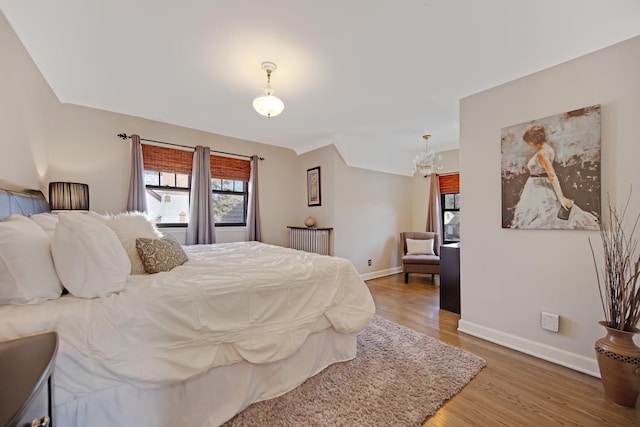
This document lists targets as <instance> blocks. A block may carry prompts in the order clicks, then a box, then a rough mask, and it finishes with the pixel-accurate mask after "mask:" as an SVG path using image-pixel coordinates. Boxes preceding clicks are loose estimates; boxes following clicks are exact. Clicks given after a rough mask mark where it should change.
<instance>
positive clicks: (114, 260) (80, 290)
mask: <svg viewBox="0 0 640 427" xmlns="http://www.w3.org/2000/svg"><path fill="white" fill-rule="evenodd" d="M58 216H59V218H60V220H59V221H58V226H57V227H56V231H55V233H54V234H53V240H52V241H51V254H52V255H53V261H54V263H55V266H56V270H57V272H58V276H59V277H60V280H61V281H62V283H63V284H64V286H65V288H67V290H68V291H69V292H70V293H71V294H72V295H74V296H76V297H80V298H95V297H106V296H108V295H111V294H112V293H114V292H119V291H121V290H122V289H124V285H125V283H126V281H127V277H128V276H129V271H131V263H130V262H129V257H128V256H127V253H126V252H125V251H124V249H123V248H122V245H121V244H120V241H119V240H118V237H117V236H116V234H115V233H114V232H113V231H112V230H111V229H110V228H109V227H107V226H106V225H104V224H102V223H101V222H100V221H98V220H97V219H95V218H93V217H91V216H90V215H86V214H83V213H61V214H59V215H58Z"/></svg>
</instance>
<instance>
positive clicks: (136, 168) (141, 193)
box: [127, 135, 148, 213]
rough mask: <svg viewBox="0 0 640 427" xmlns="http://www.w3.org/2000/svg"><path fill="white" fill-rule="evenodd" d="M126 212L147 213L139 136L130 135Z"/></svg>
mask: <svg viewBox="0 0 640 427" xmlns="http://www.w3.org/2000/svg"><path fill="white" fill-rule="evenodd" d="M127 210H128V211H138V212H145V213H146V212H148V209H147V188H146V186H145V183H144V162H143V160H142V144H141V143H140V136H139V135H131V177H130V180H129V196H128V198H127Z"/></svg>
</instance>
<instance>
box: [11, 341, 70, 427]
mask: <svg viewBox="0 0 640 427" xmlns="http://www.w3.org/2000/svg"><path fill="white" fill-rule="evenodd" d="M57 351H58V334H57V333H55V332H47V333H44V334H40V335H33V336H30V337H24V338H19V339H15V340H10V341H3V342H0V426H7V427H14V426H15V427H24V426H29V427H30V426H37V427H49V426H52V425H53V422H54V419H53V398H52V397H53V395H52V391H53V390H52V383H51V374H52V372H53V365H54V362H55V358H56V353H57Z"/></svg>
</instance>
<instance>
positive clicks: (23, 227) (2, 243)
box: [0, 215, 62, 304]
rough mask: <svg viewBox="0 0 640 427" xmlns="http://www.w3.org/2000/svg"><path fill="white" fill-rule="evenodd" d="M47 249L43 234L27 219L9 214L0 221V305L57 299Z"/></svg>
mask: <svg viewBox="0 0 640 427" xmlns="http://www.w3.org/2000/svg"><path fill="white" fill-rule="evenodd" d="M49 248H50V246H49V238H48V237H47V233H45V231H44V230H43V229H42V228H40V226H39V225H38V224H36V223H35V222H33V221H31V220H30V219H29V218H27V217H24V216H22V215H11V216H9V217H8V218H6V219H5V220H4V221H2V222H0V304H37V303H40V302H43V301H46V300H49V299H54V298H58V297H59V296H60V294H61V293H62V284H61V283H60V279H58V275H57V274H56V270H55V267H54V265H53V259H52V258H51V251H50V249H49Z"/></svg>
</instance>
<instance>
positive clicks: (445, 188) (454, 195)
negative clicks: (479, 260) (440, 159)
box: [438, 173, 460, 244]
mask: <svg viewBox="0 0 640 427" xmlns="http://www.w3.org/2000/svg"><path fill="white" fill-rule="evenodd" d="M438 179H439V183H440V205H441V206H442V234H443V236H442V240H443V242H444V243H445V244H446V243H454V242H459V241H460V174H457V173H456V174H451V175H441V176H439V177H438Z"/></svg>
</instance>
